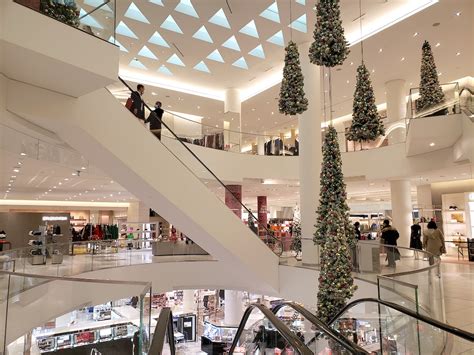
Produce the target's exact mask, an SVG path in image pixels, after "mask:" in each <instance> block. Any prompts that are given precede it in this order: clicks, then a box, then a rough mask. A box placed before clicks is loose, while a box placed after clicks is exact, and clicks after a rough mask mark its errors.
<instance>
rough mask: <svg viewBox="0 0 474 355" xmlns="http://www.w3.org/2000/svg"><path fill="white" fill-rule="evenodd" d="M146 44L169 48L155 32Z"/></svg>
mask: <svg viewBox="0 0 474 355" xmlns="http://www.w3.org/2000/svg"><path fill="white" fill-rule="evenodd" d="M148 42H150V43H153V44H156V45H157V46H162V47H166V48H170V46H169V44H168V43H167V42H166V41H165V39H164V38H163V37H162V36H161V35H160V34H159V33H158V32H157V31H155V33H153V35H152V36H151V37H150V39H149V40H148Z"/></svg>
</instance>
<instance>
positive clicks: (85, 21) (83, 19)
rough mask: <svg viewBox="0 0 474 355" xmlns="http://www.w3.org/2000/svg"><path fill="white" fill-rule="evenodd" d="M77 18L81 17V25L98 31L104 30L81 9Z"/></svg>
mask: <svg viewBox="0 0 474 355" xmlns="http://www.w3.org/2000/svg"><path fill="white" fill-rule="evenodd" d="M82 16H85V17H82ZM79 17H81V23H82V24H83V25H86V26H91V27H95V28H97V29H99V30H102V29H104V27H103V26H102V25H101V24H100V23H99V22H97V20H96V19H95V18H94V17H92V15H87V12H85V11H84V9H81V10H80V11H79Z"/></svg>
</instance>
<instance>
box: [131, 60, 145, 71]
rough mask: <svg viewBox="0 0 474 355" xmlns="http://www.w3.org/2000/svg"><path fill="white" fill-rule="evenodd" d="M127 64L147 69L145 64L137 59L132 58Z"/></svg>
mask: <svg viewBox="0 0 474 355" xmlns="http://www.w3.org/2000/svg"><path fill="white" fill-rule="evenodd" d="M128 65H129V66H131V67H134V68H137V69H143V70H147V69H148V68H147V67H146V66H144V65H143V63H142V62H140V61H139V60H138V59H132V61H131V62H130V64H128Z"/></svg>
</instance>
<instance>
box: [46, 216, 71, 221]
mask: <svg viewBox="0 0 474 355" xmlns="http://www.w3.org/2000/svg"><path fill="white" fill-rule="evenodd" d="M67 220H68V217H67V216H43V222H44V221H67Z"/></svg>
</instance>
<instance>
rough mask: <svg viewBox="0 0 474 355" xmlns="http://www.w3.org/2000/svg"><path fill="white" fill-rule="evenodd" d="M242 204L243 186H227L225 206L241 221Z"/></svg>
mask: <svg viewBox="0 0 474 355" xmlns="http://www.w3.org/2000/svg"><path fill="white" fill-rule="evenodd" d="M232 194H233V196H232ZM234 196H235V197H234ZM241 202H242V185H227V189H226V190H225V204H226V206H227V207H229V208H230V209H231V210H232V212H234V213H235V215H236V216H237V217H239V218H240V219H242V205H241Z"/></svg>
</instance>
